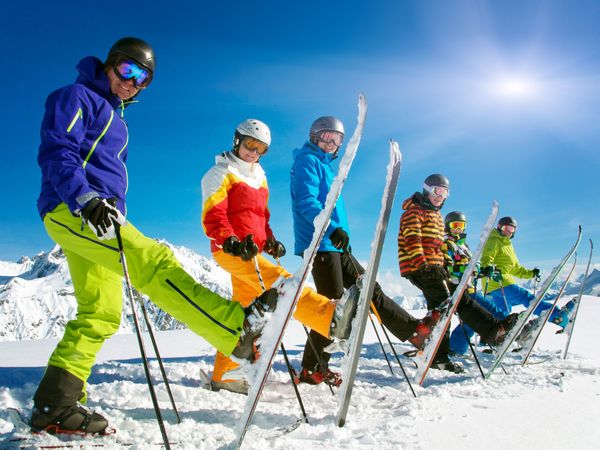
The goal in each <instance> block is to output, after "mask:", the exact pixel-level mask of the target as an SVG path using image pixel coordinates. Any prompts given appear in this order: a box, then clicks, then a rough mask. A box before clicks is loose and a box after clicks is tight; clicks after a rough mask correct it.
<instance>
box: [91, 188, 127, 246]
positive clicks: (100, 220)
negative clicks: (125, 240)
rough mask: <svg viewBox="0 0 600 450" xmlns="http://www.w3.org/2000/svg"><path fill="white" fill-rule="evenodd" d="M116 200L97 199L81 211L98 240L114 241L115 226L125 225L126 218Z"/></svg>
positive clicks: (92, 200)
mask: <svg viewBox="0 0 600 450" xmlns="http://www.w3.org/2000/svg"><path fill="white" fill-rule="evenodd" d="M116 203H117V202H116V200H115V199H114V198H111V199H105V198H100V197H96V198H93V199H91V200H90V201H89V202H87V203H86V204H85V206H84V207H83V209H82V210H81V217H83V221H84V222H85V223H87V225H88V226H89V227H90V229H91V230H92V231H93V232H94V234H95V235H96V236H97V237H98V239H100V240H101V241H102V240H105V239H114V238H115V237H116V232H115V224H117V226H120V225H125V223H126V221H125V216H123V214H121V211H119V210H118V209H117V208H116V207H115V205H116Z"/></svg>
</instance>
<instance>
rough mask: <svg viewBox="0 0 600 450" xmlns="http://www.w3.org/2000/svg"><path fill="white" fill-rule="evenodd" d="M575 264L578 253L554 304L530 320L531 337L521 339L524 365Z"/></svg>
mask: <svg viewBox="0 0 600 450" xmlns="http://www.w3.org/2000/svg"><path fill="white" fill-rule="evenodd" d="M575 266H577V253H575V256H574V258H573V266H572V267H571V270H570V271H569V274H568V275H567V278H566V279H565V282H564V283H563V285H562V286H561V288H560V291H558V294H556V297H555V298H554V303H553V304H552V307H551V308H548V309H547V310H545V311H542V313H541V314H540V315H539V318H538V319H539V320H537V321H536V322H533V323H532V322H530V323H531V326H532V329H531V330H530V332H529V338H528V339H527V340H525V341H520V340H519V343H520V344H521V346H522V349H521V351H522V353H523V354H524V355H525V357H524V358H523V362H522V363H521V365H522V366H524V365H525V364H527V360H528V359H529V356H530V355H531V352H532V351H533V347H534V346H535V343H536V342H537V340H538V338H539V337H540V335H541V334H542V330H543V329H544V326H546V323H548V318H549V317H550V314H552V311H553V310H554V308H556V305H557V304H558V301H559V300H560V298H561V297H562V294H563V292H564V291H565V288H566V287H567V284H568V283H569V280H570V279H571V275H573V272H574V271H575ZM526 326H527V325H526Z"/></svg>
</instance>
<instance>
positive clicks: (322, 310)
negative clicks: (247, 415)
mask: <svg viewBox="0 0 600 450" xmlns="http://www.w3.org/2000/svg"><path fill="white" fill-rule="evenodd" d="M270 144H271V133H270V130H269V127H267V125H265V124H264V123H263V122H261V121H260V120H256V119H247V120H245V121H243V122H242V123H241V124H239V125H238V127H237V128H236V132H235V136H234V140H233V148H232V150H230V151H227V152H224V153H221V154H220V155H218V156H217V157H216V164H215V165H214V166H213V167H212V168H211V169H210V170H209V171H208V172H207V173H206V174H205V175H204V177H203V178H202V197H203V208H202V226H203V227H204V232H205V233H206V235H207V236H208V237H209V238H210V239H211V251H212V254H213V257H214V258H215V260H216V261H217V263H218V264H219V265H220V266H221V267H222V268H223V269H225V270H226V271H227V272H229V273H230V274H231V283H232V286H233V295H232V297H233V300H234V301H237V302H240V303H241V304H242V306H244V307H246V306H247V305H248V304H250V303H251V302H252V300H253V299H254V298H255V297H256V296H257V295H259V294H261V293H262V291H263V286H262V285H261V283H260V280H259V273H260V276H261V277H262V280H263V282H264V288H265V289H269V288H270V287H271V285H272V284H273V283H274V282H275V281H277V280H278V279H279V278H280V277H285V278H288V277H290V276H291V274H290V273H289V272H287V271H286V270H285V269H284V268H283V267H281V266H280V265H279V264H274V263H272V262H271V261H269V260H268V259H266V258H265V257H264V256H262V254H261V253H262V252H265V253H267V254H269V255H271V256H272V257H273V258H275V259H279V258H280V257H282V256H284V255H285V246H284V245H283V244H282V243H281V242H280V241H278V240H277V239H275V236H274V235H273V231H272V230H271V227H270V226H269V217H270V213H269V208H268V206H267V204H268V199H269V188H268V185H267V178H266V176H265V172H264V170H263V169H262V167H261V165H260V163H259V160H260V158H261V157H262V156H263V155H264V154H265V153H266V152H267V150H268V148H269V145H270ZM348 303H350V302H348ZM348 306H354V305H348ZM340 307H343V305H340ZM335 309H336V302H335V301H334V300H330V299H328V298H327V297H324V296H322V295H319V294H317V293H316V292H315V291H313V290H312V289H309V288H305V289H304V291H303V294H302V296H301V297H300V299H299V301H298V304H297V307H296V311H295V312H294V318H295V319H297V320H299V321H300V322H302V323H303V324H305V325H307V326H309V327H310V328H311V329H313V330H316V331H317V332H318V333H320V334H321V335H323V336H325V337H329V336H330V328H331V324H332V320H333V318H334V311H335ZM340 309H343V308H340ZM336 316H337V314H336ZM336 325H337V326H340V325H341V324H336ZM237 366H238V365H237V364H236V363H235V362H234V361H232V360H231V359H230V358H228V357H227V356H225V355H223V354H222V353H220V352H217V356H216V358H215V366H214V370H213V374H212V388H213V389H214V390H219V389H227V390H230V391H233V392H240V393H246V392H247V390H248V385H247V383H246V382H245V380H235V379H230V378H226V379H224V378H223V376H224V374H225V373H226V372H228V371H230V370H233V369H235V368H236V367H237Z"/></svg>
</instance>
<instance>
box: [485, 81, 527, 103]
mask: <svg viewBox="0 0 600 450" xmlns="http://www.w3.org/2000/svg"><path fill="white" fill-rule="evenodd" d="M492 91H493V93H494V94H495V95H496V96H498V97H501V98H503V99H507V100H524V99H530V98H531V97H533V96H534V95H535V93H536V91H537V88H536V83H535V82H534V81H533V80H532V79H529V78H526V77H502V78H498V79H496V80H495V81H494V82H493V83H492Z"/></svg>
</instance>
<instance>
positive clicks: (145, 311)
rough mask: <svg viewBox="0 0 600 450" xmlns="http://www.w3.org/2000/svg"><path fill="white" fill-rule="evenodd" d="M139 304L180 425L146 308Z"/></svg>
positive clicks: (141, 303) (179, 418)
mask: <svg viewBox="0 0 600 450" xmlns="http://www.w3.org/2000/svg"><path fill="white" fill-rule="evenodd" d="M139 303H140V306H141V308H142V313H143V314H144V319H145V320H146V328H147V329H148V334H149V335H150V340H151V341H152V346H153V347H154V354H155V355H156V359H157V360H158V366H159V367H160V373H161V374H162V377H163V381H164V382H165V387H166V388H167V393H168V394H169V399H170V400H171V406H173V412H174V413H175V416H176V417H177V423H181V417H179V411H177V406H175V399H174V398H173V392H171V386H170V385H169V379H168V378H167V372H166V371H165V366H164V365H163V359H162V358H161V356H160V352H159V351H158V344H157V343H156V339H155V338H154V331H152V326H151V322H150V318H149V317H148V311H147V310H146V307H145V306H144V303H143V302H142V301H140V302H139Z"/></svg>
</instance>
